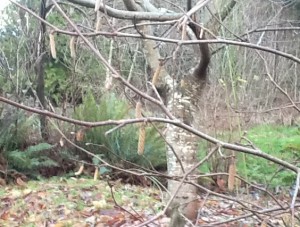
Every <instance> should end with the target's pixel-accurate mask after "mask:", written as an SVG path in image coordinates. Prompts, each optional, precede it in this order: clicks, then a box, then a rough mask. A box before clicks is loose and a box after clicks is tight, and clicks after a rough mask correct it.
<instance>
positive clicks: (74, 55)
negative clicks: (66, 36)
mask: <svg viewBox="0 0 300 227" xmlns="http://www.w3.org/2000/svg"><path fill="white" fill-rule="evenodd" d="M75 41H76V37H75V36H72V37H71V40H70V52H71V58H76V51H75Z"/></svg>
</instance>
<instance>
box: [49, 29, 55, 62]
mask: <svg viewBox="0 0 300 227" xmlns="http://www.w3.org/2000/svg"><path fill="white" fill-rule="evenodd" d="M49 39H50V51H51V55H52V58H54V59H56V48H55V40H54V34H53V33H50V34H49Z"/></svg>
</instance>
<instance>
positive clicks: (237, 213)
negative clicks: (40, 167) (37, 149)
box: [0, 178, 299, 227]
mask: <svg viewBox="0 0 300 227" xmlns="http://www.w3.org/2000/svg"><path fill="white" fill-rule="evenodd" d="M227 196H228V195H227ZM161 198H162V195H161V192H160V191H159V190H157V189H155V188H151V187H139V186H135V185H130V184H121V183H120V182H119V181H115V182H112V181H110V182H107V181H102V180H98V181H95V180H93V179H85V178H69V179H65V178H51V179H48V180H42V181H29V182H28V183H25V182H24V183H22V184H18V185H8V186H7V185H6V186H3V187H0V226H1V227H2V226H3V227H6V226H7V227H8V226H12V227H14V226H25V227H27V226H28V227H29V226H30V227H35V226H49V227H69V226H74V227H79V226H84V227H90V226H94V227H102V226H116V227H119V226H123V227H126V226H134V225H136V224H139V223H142V222H144V221H146V220H149V219H150V218H152V217H154V216H155V215H156V214H157V213H158V212H159V211H161V210H162V209H163V203H162V201H161ZM232 198H233V200H232V201H229V200H228V199H222V198H220V197H216V196H213V195H209V196H205V195H202V196H200V197H199V204H201V205H200V207H199V212H198V223H197V224H198V225H200V226H221V227H229V226H243V227H250V226H287V225H289V224H291V214H290V211H289V210H288V209H287V210H282V209H281V210H278V212H277V213H276V209H275V212H273V213H268V212H266V213H264V214H262V213H257V214H259V215H257V216H258V217H260V220H258V219H257V218H256V217H255V215H253V213H251V209H253V210H258V211H259V210H262V211H264V210H266V209H268V208H269V209H272V208H274V207H276V206H277V204H276V203H275V201H270V199H266V197H263V196H261V197H257V196H254V195H245V194H242V195H239V196H233V197H232ZM237 199H238V200H240V201H243V203H245V204H247V207H243V206H242V205H241V204H239V203H237V202H236V201H234V200H237ZM278 201H279V202H280V203H281V204H285V205H288V204H289V203H290V198H288V197H286V196H285V197H284V196H283V197H282V196H281V197H280V198H278ZM296 216H299V210H298V208H297V209H296ZM228 220H232V222H230V223H229V222H228ZM169 221H170V220H169V218H167V217H165V216H163V217H161V218H160V219H158V220H156V221H155V223H153V224H150V225H148V226H162V227H163V226H168V224H169ZM222 222H223V223H224V224H220V223H222ZM214 223H219V224H218V225H214ZM295 226H299V225H298V223H297V222H296V225H295Z"/></svg>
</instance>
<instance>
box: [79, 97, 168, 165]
mask: <svg viewBox="0 0 300 227" xmlns="http://www.w3.org/2000/svg"><path fill="white" fill-rule="evenodd" d="M74 115H75V118H76V119H78V120H84V121H93V122H96V121H105V120H109V119H111V120H119V119H129V118H133V117H134V113H133V112H132V108H130V106H129V105H128V103H127V102H126V101H125V100H120V99H118V98H117V97H116V96H115V95H114V94H107V95H103V96H102V97H101V98H100V99H99V100H98V101H97V100H96V99H95V98H94V96H93V95H92V94H91V93H89V94H87V96H86V97H85V98H84V100H83V104H82V105H79V106H78V107H77V108H76V110H75V114H74ZM114 127H115V126H102V127H96V128H93V129H89V130H87V131H86V133H85V139H84V141H83V143H82V144H81V145H82V146H85V147H86V149H88V150H89V151H91V152H93V153H94V154H95V155H99V156H101V157H102V158H104V159H106V160H107V161H109V162H111V163H114V164H116V163H118V164H122V165H123V166H128V164H126V162H124V160H126V161H128V162H132V163H135V164H138V165H142V166H144V167H155V168H166V151H165V144H164V140H163V139H162V138H161V137H160V135H159V134H158V132H157V131H156V129H155V128H154V127H152V125H149V126H148V127H147V129H146V143H145V151H144V155H143V156H140V155H138V154H137V144H138V128H137V125H126V126H124V127H121V128H117V129H115V130H112V129H113V128H114ZM157 127H159V125H158V126H157ZM109 130H112V131H111V132H110V133H109V134H105V133H106V132H109Z"/></svg>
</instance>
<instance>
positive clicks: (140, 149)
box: [138, 123, 146, 155]
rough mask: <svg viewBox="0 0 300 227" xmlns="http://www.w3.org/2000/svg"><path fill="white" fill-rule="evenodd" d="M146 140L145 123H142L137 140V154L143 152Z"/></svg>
mask: <svg viewBox="0 0 300 227" xmlns="http://www.w3.org/2000/svg"><path fill="white" fill-rule="evenodd" d="M145 140H146V127H145V123H142V124H141V126H140V130H139V142H138V154H139V155H142V154H144V150H145Z"/></svg>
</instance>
